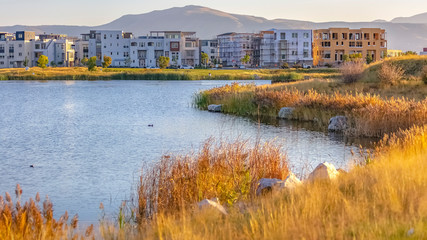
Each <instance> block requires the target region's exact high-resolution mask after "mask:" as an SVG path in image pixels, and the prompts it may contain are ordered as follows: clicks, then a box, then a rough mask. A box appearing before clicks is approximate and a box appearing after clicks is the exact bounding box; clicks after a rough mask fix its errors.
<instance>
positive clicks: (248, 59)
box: [240, 54, 251, 64]
mask: <svg viewBox="0 0 427 240" xmlns="http://www.w3.org/2000/svg"><path fill="white" fill-rule="evenodd" d="M250 60H251V56H249V55H248V54H246V55H245V56H244V57H243V58H242V59H240V62H242V64H247V63H249V61H250Z"/></svg>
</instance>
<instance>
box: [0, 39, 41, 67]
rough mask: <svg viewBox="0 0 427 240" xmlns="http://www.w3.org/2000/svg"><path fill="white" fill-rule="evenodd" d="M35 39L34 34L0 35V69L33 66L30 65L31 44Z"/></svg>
mask: <svg viewBox="0 0 427 240" xmlns="http://www.w3.org/2000/svg"><path fill="white" fill-rule="evenodd" d="M35 37H36V36H35V33H34V32H25V31H19V32H16V33H15V34H14V35H13V34H9V33H0V68H21V67H24V65H27V66H30V67H31V66H34V65H32V64H31V59H32V53H33V52H32V45H31V43H32V42H33V41H34V40H35Z"/></svg>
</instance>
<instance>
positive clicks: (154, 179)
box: [138, 139, 288, 222]
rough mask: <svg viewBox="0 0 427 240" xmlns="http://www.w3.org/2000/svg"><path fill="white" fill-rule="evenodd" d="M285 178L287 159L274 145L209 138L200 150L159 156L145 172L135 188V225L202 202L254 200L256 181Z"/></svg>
mask: <svg viewBox="0 0 427 240" xmlns="http://www.w3.org/2000/svg"><path fill="white" fill-rule="evenodd" d="M287 175H288V165H287V161H286V156H284V155H283V154H282V153H281V151H280V147H279V146H278V145H276V144H274V143H272V142H266V143H264V144H261V143H255V144H254V145H252V144H250V143H249V142H248V141H240V140H237V141H234V142H231V143H226V142H222V141H215V140H214V139H209V140H207V141H206V142H205V143H204V145H203V147H202V148H201V150H200V151H199V152H197V153H193V154H189V155H172V156H163V157H162V158H161V159H160V162H158V163H157V164H156V165H154V166H153V167H151V168H150V169H149V170H146V171H144V172H143V174H142V176H141V178H140V183H139V187H138V189H139V190H138V199H139V200H138V209H139V211H138V212H139V214H138V217H139V222H142V221H144V220H146V219H152V218H155V217H156V215H158V214H171V213H176V212H179V211H180V210H184V209H187V208H188V207H191V206H194V204H195V203H197V202H199V201H201V200H203V199H211V198H218V200H219V202H220V203H222V204H225V205H227V206H232V205H233V204H234V203H236V202H238V201H244V200H249V199H252V198H253V197H254V195H255V191H256V188H257V182H258V180H259V179H261V178H279V179H284V178H286V176H287Z"/></svg>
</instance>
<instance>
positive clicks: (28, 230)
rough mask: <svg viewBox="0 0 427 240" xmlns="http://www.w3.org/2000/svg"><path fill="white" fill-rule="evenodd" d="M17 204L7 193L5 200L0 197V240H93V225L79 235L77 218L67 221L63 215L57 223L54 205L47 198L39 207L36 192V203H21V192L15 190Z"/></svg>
mask: <svg viewBox="0 0 427 240" xmlns="http://www.w3.org/2000/svg"><path fill="white" fill-rule="evenodd" d="M15 193H16V198H17V200H16V202H15V203H14V202H13V200H12V197H11V196H10V194H9V193H6V194H5V198H3V197H2V196H0V239H4V240H9V239H10V240H26V239H93V238H94V235H93V234H94V231H93V225H91V226H90V227H88V228H87V229H86V233H84V234H81V233H80V231H79V230H77V225H78V216H77V215H75V216H74V217H73V218H72V219H71V220H70V221H68V214H67V212H65V214H64V215H62V216H61V217H60V218H59V219H58V220H57V219H54V218H53V204H52V202H50V200H49V199H48V198H47V197H46V200H45V201H44V202H43V204H42V205H43V207H42V208H41V207H40V196H39V194H38V193H37V195H36V197H35V200H33V199H30V200H29V201H27V202H25V203H23V202H21V194H22V189H21V188H20V186H19V184H18V185H17V187H16V191H15Z"/></svg>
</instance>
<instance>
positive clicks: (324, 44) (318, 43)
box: [313, 28, 387, 66]
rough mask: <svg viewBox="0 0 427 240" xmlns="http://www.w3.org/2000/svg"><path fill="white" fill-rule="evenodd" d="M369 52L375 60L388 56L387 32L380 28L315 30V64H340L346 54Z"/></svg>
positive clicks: (363, 54) (364, 54) (364, 53)
mask: <svg viewBox="0 0 427 240" xmlns="http://www.w3.org/2000/svg"><path fill="white" fill-rule="evenodd" d="M358 53H361V54H362V56H363V57H364V58H365V57H366V56H367V55H368V54H370V55H371V56H372V59H373V60H374V61H378V60H380V59H382V58H383V57H384V56H387V55H386V54H387V40H386V32H385V30H384V29H380V28H361V29H349V28H329V29H318V30H313V65H315V66H324V65H325V64H331V65H334V64H338V63H340V62H342V61H343V56H344V55H350V54H358Z"/></svg>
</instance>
